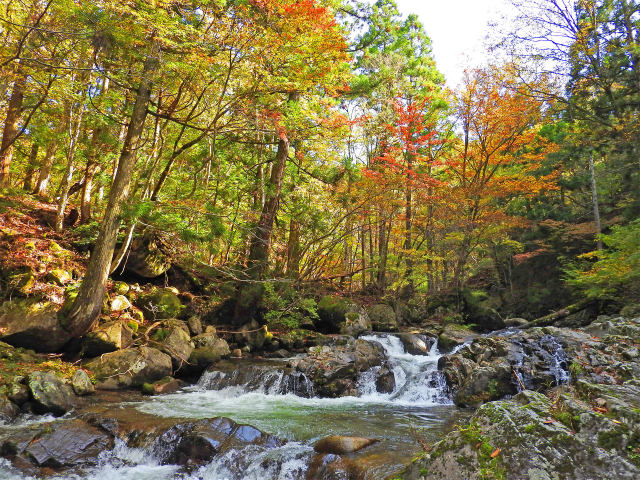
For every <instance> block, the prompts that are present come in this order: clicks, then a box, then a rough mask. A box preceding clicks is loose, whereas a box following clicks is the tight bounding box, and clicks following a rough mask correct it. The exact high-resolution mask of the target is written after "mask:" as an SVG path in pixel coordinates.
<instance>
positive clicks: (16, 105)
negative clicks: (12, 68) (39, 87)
mask: <svg viewBox="0 0 640 480" xmlns="http://www.w3.org/2000/svg"><path fill="white" fill-rule="evenodd" d="M26 86H27V77H26V75H24V74H23V73H22V72H20V71H19V72H18V78H17V79H16V81H15V82H14V83H13V91H12V92H11V98H10V99H9V106H8V108H7V116H6V117H5V121H4V130H3V132H2V143H0V187H8V186H9V173H10V170H11V160H12V159H13V144H14V142H15V140H16V136H17V135H18V122H19V121H20V113H21V112H22V101H23V100H24V90H25V88H26Z"/></svg>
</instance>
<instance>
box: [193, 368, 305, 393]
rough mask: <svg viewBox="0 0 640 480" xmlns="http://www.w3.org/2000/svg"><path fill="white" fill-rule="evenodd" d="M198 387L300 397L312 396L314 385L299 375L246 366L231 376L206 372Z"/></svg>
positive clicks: (295, 372)
mask: <svg viewBox="0 0 640 480" xmlns="http://www.w3.org/2000/svg"><path fill="white" fill-rule="evenodd" d="M198 386H199V387H201V388H204V389H206V390H223V389H225V388H232V387H235V388H238V389H239V390H240V392H242V393H247V392H259V393H263V394H265V395H286V394H289V393H291V394H294V395H298V396H299V397H305V398H311V397H313V396H314V392H313V382H311V380H309V379H308V378H307V376H306V375H305V374H304V373H302V372H297V371H290V369H289V370H285V369H282V368H278V367H277V366H263V365H247V366H241V367H239V368H237V369H235V370H232V371H230V372H226V371H219V370H214V371H208V372H205V373H204V374H203V375H202V377H200V380H198Z"/></svg>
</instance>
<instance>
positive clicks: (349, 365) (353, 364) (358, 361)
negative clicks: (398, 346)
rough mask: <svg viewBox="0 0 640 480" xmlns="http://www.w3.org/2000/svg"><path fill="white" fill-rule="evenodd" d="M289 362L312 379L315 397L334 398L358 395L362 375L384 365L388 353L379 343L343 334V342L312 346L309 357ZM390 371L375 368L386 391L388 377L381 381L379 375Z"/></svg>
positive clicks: (379, 384)
mask: <svg viewBox="0 0 640 480" xmlns="http://www.w3.org/2000/svg"><path fill="white" fill-rule="evenodd" d="M289 363H290V365H291V366H293V367H294V368H295V369H296V370H297V371H298V372H301V373H303V374H304V375H305V377H306V378H308V379H310V380H311V381H312V382H313V389H314V393H315V395H316V396H319V397H329V398H335V397H344V396H358V395H359V394H360V393H359V391H358V387H357V383H358V379H359V378H360V374H361V373H363V372H365V371H367V370H370V369H372V368H373V367H385V366H386V356H385V353H384V349H383V348H382V346H381V345H380V344H379V343H377V342H367V341H365V340H355V339H353V338H350V337H344V342H342V341H341V339H340V338H338V339H336V340H335V342H334V343H333V344H329V345H323V346H318V347H312V348H310V349H309V354H308V356H307V357H306V358H296V359H292V360H291V361H290V362H289ZM387 371H388V369H385V368H379V369H377V371H374V373H376V379H375V380H376V385H377V386H379V388H380V389H381V391H384V392H387V391H388V390H389V379H388V378H386V379H385V381H382V380H380V381H378V378H377V377H378V376H379V375H386V372H387ZM393 386H395V383H394V385H393ZM393 386H392V388H391V390H393Z"/></svg>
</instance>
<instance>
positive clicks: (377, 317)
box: [367, 303, 398, 332]
mask: <svg viewBox="0 0 640 480" xmlns="http://www.w3.org/2000/svg"><path fill="white" fill-rule="evenodd" d="M367 313H368V314H369V318H370V319H371V326H372V328H373V330H374V331H376V332H396V331H398V319H397V317H396V312H395V310H394V309H393V307H391V306H389V305H385V304H382V303H380V304H377V305H372V306H371V307H369V308H367Z"/></svg>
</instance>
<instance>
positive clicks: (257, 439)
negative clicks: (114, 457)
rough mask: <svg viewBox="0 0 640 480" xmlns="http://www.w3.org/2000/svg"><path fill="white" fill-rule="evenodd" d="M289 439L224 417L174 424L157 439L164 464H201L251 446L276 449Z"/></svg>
mask: <svg viewBox="0 0 640 480" xmlns="http://www.w3.org/2000/svg"><path fill="white" fill-rule="evenodd" d="M284 443H285V441H283V440H281V439H279V438H277V437H274V436H272V435H269V434H266V433H264V432H262V431H260V430H258V429H257V428H255V427H252V426H251V425H243V424H238V423H235V422H234V421H233V420H230V419H228V418H224V417H216V418H212V419H207V420H200V421H198V422H185V423H181V424H177V425H174V426H173V427H171V428H169V429H168V430H167V431H165V432H164V433H163V434H162V435H161V436H160V437H159V438H158V440H157V441H156V442H155V447H156V451H160V452H163V454H162V457H163V458H162V461H163V463H168V464H176V465H198V464H203V463H208V462H210V461H211V460H212V459H213V457H214V456H215V455H217V454H222V453H224V452H227V451H229V450H232V449H241V448H244V447H246V446H248V445H254V446H259V447H263V448H273V447H278V446H281V445H284Z"/></svg>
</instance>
